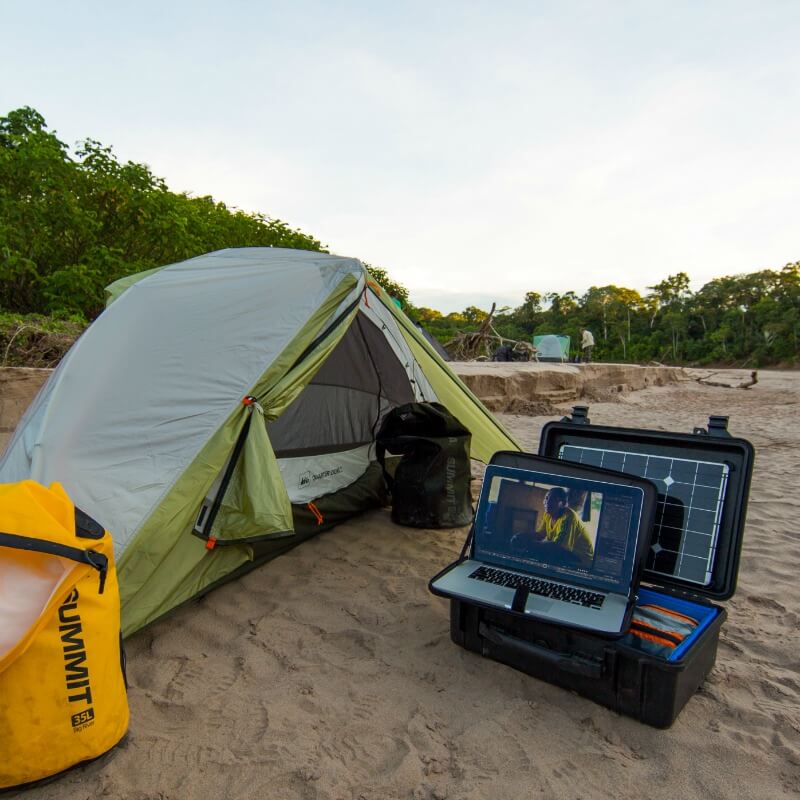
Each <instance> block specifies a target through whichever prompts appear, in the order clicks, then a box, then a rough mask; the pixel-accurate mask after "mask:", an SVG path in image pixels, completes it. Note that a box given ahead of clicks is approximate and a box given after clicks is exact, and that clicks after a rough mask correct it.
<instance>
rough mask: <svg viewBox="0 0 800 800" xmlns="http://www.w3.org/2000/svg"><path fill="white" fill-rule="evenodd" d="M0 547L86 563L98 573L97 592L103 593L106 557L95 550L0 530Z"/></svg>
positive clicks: (106, 567) (106, 566) (106, 572)
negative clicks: (98, 586) (98, 583)
mask: <svg viewBox="0 0 800 800" xmlns="http://www.w3.org/2000/svg"><path fill="white" fill-rule="evenodd" d="M0 547H9V548H11V549H14V550H29V551H30V552H33V553H46V554H47V555H50V556H59V557H60V558H68V559H69V560H70V561H77V562H78V563H79V564H88V565H89V566H90V567H92V568H93V569H96V570H97V571H98V572H99V573H100V588H99V594H103V589H104V588H105V585H106V575H107V574H108V557H107V556H105V555H103V553H98V552H97V550H81V548H80V547H70V546H69V545H66V544H59V543H58V542H48V541H46V540H43V539H34V538H33V537H32V536H19V535H18V534H16V533H3V532H2V531H0Z"/></svg>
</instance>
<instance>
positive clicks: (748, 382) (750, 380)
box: [696, 370, 758, 389]
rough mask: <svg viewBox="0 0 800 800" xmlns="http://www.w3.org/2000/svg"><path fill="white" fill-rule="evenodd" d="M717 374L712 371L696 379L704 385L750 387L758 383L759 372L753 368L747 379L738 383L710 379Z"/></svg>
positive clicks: (734, 387)
mask: <svg viewBox="0 0 800 800" xmlns="http://www.w3.org/2000/svg"><path fill="white" fill-rule="evenodd" d="M716 374H717V373H716V372H712V373H710V374H708V375H704V376H703V377H702V378H696V380H697V382H698V383H699V384H702V385H703V386H719V387H721V388H723V389H749V388H750V387H751V386H755V385H756V384H757V383H758V372H757V371H756V370H753V371H752V372H751V373H750V377H749V378H748V379H747V380H745V381H742V382H741V383H736V384H732V383H721V382H720V381H710V380H709V378H710V377H711V376H712V375H716Z"/></svg>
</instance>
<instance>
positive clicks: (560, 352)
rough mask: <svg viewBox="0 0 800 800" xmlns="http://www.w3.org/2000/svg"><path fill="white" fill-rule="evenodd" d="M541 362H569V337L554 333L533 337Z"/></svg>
mask: <svg viewBox="0 0 800 800" xmlns="http://www.w3.org/2000/svg"><path fill="white" fill-rule="evenodd" d="M533 346H534V347H535V348H536V352H537V354H538V356H539V361H569V336H557V335H555V334H552V333H548V334H544V335H542V336H534V337H533Z"/></svg>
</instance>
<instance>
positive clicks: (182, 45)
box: [0, 0, 800, 312]
mask: <svg viewBox="0 0 800 800" xmlns="http://www.w3.org/2000/svg"><path fill="white" fill-rule="evenodd" d="M0 8H2V12H3V13H2V15H0V31H2V41H3V46H2V48H0V115H3V114H6V113H8V111H11V110H12V109H15V108H19V107H21V106H31V107H33V108H35V109H36V110H37V111H39V112H40V113H41V114H42V115H43V116H44V117H45V119H46V120H47V123H48V126H49V128H50V129H51V130H55V131H56V133H57V134H58V136H59V138H61V139H62V141H65V142H66V143H68V144H70V145H74V144H75V143H77V142H78V141H80V140H82V139H85V138H93V139H96V140H99V141H100V142H102V143H103V144H104V145H111V146H112V147H113V149H114V152H115V153H116V155H117V157H118V158H119V159H120V160H123V161H127V160H131V161H135V162H142V163H146V164H148V165H149V166H150V168H151V169H152V170H153V172H154V173H155V174H156V175H158V176H160V177H162V178H164V179H165V180H166V182H167V184H168V186H169V188H170V189H172V190H173V191H185V192H188V193H190V194H194V195H212V196H213V197H214V198H215V199H216V200H220V201H223V202H224V203H226V204H227V205H228V206H230V207H235V208H240V209H242V210H244V211H248V212H262V213H265V214H267V215H269V216H271V217H275V218H278V219H281V220H283V221H284V222H286V223H288V224H289V225H290V226H292V227H295V228H299V229H301V230H302V231H304V232H305V233H309V234H311V235H313V236H315V237H316V238H318V239H320V240H321V241H322V242H323V244H324V245H326V246H327V248H328V249H329V250H330V251H331V252H335V253H338V254H341V255H346V256H353V257H356V258H359V259H361V260H362V261H366V262H368V263H371V264H374V265H376V266H379V267H381V268H383V269H385V270H387V272H388V273H389V275H390V276H391V277H392V278H393V279H395V280H396V281H399V282H400V283H402V284H403V285H404V286H406V287H407V288H408V289H409V290H410V293H411V300H412V302H413V303H414V304H415V305H424V306H431V307H434V308H438V309H439V310H441V311H444V312H450V311H457V310H462V309H464V308H465V307H467V306H469V305H477V306H479V307H481V308H488V307H489V306H490V305H491V304H492V303H493V302H496V303H497V304H498V306H504V305H508V306H512V307H514V306H517V305H519V304H521V302H522V301H523V299H524V296H525V293H526V292H528V291H536V292H540V293H542V294H545V293H549V292H564V291H568V290H574V291H576V292H577V293H578V294H582V293H583V292H585V291H586V290H587V289H588V288H589V287H590V286H593V285H594V286H603V285H607V284H610V283H614V284H617V285H621V286H627V287H629V288H633V289H637V290H639V291H642V292H644V291H646V287H647V286H650V285H653V284H654V283H657V282H659V281H660V280H662V279H663V278H665V277H667V275H671V274H675V273H676V272H681V271H682V272H686V273H688V274H689V276H690V278H691V280H692V287H693V288H694V289H698V288H699V287H700V286H702V285H703V283H705V282H706V281H708V280H710V279H712V278H715V277H719V276H722V275H731V274H737V273H742V272H752V271H755V270H758V269H767V268H770V269H778V268H780V267H781V266H783V265H784V264H785V263H787V262H789V261H798V260H800V224H798V223H800V146H799V143H800V48H798V46H797V42H798V36H799V35H800V3H797V2H795V1H794V0H787V1H786V2H779V1H775V0H772V1H765V0H761V2H737V0H727V2H683V1H682V0H674V1H673V2H661V1H660V0H638V1H637V2H624V1H622V0H620V1H619V2H604V1H603V0H596V1H595V2H579V1H578V0H561V2H534V1H533V0H530V1H529V2H517V1H516V0H505V2H502V3H498V2H496V0H495V2H468V0H464V1H463V2H431V0H428V2H403V1H402V0H393V2H391V3H389V2H383V3H379V2H371V3H370V2H336V0H327V2H307V0H295V1H294V2H268V0H261V1H258V0H249V2H244V1H243V0H228V2H224V3H220V2H215V3H211V2H205V0H192V1H191V2H190V1H188V0H161V2H152V1H151V0H138V2H137V3H135V4H134V3H121V2H116V3H115V2H108V0H106V2H102V3H100V2H80V3H64V2H63V0H59V1H58V2H53V1H52V0H38V2H36V3H31V2H29V0H26V1H25V2H19V0H2V2H1V3H0Z"/></svg>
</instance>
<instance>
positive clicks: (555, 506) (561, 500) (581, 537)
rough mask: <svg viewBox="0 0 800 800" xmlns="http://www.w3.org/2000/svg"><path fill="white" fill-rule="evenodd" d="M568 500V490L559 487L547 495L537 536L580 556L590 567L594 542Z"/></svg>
mask: <svg viewBox="0 0 800 800" xmlns="http://www.w3.org/2000/svg"><path fill="white" fill-rule="evenodd" d="M567 500H568V496H567V492H566V490H565V489H562V488H560V487H558V486H555V487H553V488H552V489H551V490H550V491H549V492H548V493H547V494H546V495H545V497H544V514H542V519H541V521H540V522H539V525H538V527H537V528H536V534H537V535H539V536H540V537H541V536H543V537H544V539H545V540H546V541H548V542H554V543H555V544H557V545H558V546H559V547H562V548H564V550H567V551H569V552H570V553H573V554H574V555H576V556H578V558H580V560H581V562H582V563H583V564H584V565H587V566H588V565H589V564H591V562H592V558H593V556H594V547H593V546H592V540H591V539H590V538H589V534H588V533H587V532H586V528H585V527H584V525H583V523H582V522H581V521H580V519H578V515H577V514H576V513H575V511H574V510H573V509H571V508H570V507H569V505H568V503H567Z"/></svg>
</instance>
